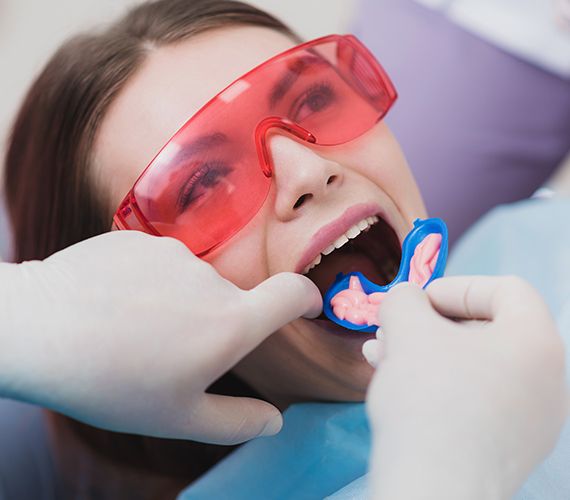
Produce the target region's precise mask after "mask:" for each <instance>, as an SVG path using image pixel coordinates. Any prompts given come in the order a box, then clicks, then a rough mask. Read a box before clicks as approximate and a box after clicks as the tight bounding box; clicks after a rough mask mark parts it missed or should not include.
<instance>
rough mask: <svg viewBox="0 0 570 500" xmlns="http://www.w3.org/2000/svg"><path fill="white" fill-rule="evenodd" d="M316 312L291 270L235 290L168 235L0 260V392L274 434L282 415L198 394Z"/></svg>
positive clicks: (111, 416)
mask: <svg viewBox="0 0 570 500" xmlns="http://www.w3.org/2000/svg"><path fill="white" fill-rule="evenodd" d="M320 308H321V297H320V294H319V291H318V289H317V287H316V286H315V285H314V284H313V283H312V282H311V281H310V280H309V279H307V278H305V277H303V276H301V275H298V274H293V273H283V274H279V275H276V276H273V277H272V278H270V279H269V280H267V281H265V282H264V283H262V284H260V285H259V286H258V287H256V288H255V289H253V290H251V291H244V290H241V289H239V288H238V287H236V286H235V285H233V284H232V283H230V282H229V281H227V280H225V279H222V278H221V277H220V276H219V274H218V273H217V272H216V271H215V270H214V268H213V267H211V266H210V265H209V264H206V263H205V262H203V261H201V260H199V259H198V258H197V257H195V256H194V255H192V254H191V253H190V252H189V251H188V250H187V249H186V247H185V246H184V245H182V243H180V242H178V241H176V240H174V239H170V238H156V237H151V236H147V235H145V234H142V233H139V232H134V231H133V232H131V231H118V232H113V233H109V234H105V235H102V236H99V237H96V238H92V239H90V240H87V241H84V242H82V243H79V244H77V245H74V246H72V247H70V248H68V249H66V250H63V251H61V252H59V253H57V254H55V255H53V256H51V257H49V258H48V259H46V260H45V261H41V262H40V261H34V262H27V263H24V264H20V265H15V264H1V265H0V395H5V396H6V397H13V398H16V399H21V400H25V401H29V402H33V403H36V404H39V405H42V406H45V407H48V408H52V409H54V410H57V411H58V412H61V413H65V414H67V415H70V416H72V417H73V418H76V419H78V420H81V421H83V422H86V423H89V424H92V425H95V426H97V427H102V428H105V429H111V430H115V431H123V432H130V433H136V434H147V435H152V436H157V437H169V438H181V439H192V440H197V441H204V442H211V443H224V444H233V443H239V442H242V441H245V440H247V439H251V438H253V437H256V436H258V435H270V434H275V433H277V432H278V431H279V430H280V428H281V425H282V418H281V414H280V412H279V411H278V410H277V408H275V407H274V406H272V405H271V404H269V403H266V402H263V401H260V400H256V399H251V398H234V397H227V396H218V395H211V394H206V393H205V390H206V388H207V387H208V386H209V385H210V384H211V383H212V382H214V381H215V380H216V379H217V378H219V377H220V376H221V375H222V374H223V373H225V372H226V371H228V370H229V369H230V368H232V367H233V366H234V365H235V364H236V363H237V362H238V361H239V360H240V359H241V358H242V357H244V356H245V355H246V354H248V353H249V352H250V351H251V350H253V349H254V348H255V347H256V346H257V345H258V344H260V343H261V342H262V341H263V340H264V339H265V338H266V337H268V336H269V335H270V334H271V333H272V332H274V331H276V330H277V329H279V328H280V327H281V326H283V325H284V324H286V323H288V322H289V321H291V320H293V319H295V318H298V317H300V316H302V315H306V316H309V317H313V316H316V315H318V314H319V312H320Z"/></svg>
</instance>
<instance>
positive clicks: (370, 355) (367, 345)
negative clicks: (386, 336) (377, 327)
mask: <svg viewBox="0 0 570 500" xmlns="http://www.w3.org/2000/svg"><path fill="white" fill-rule="evenodd" d="M379 348H380V346H379V341H378V340H375V339H371V340H367V341H366V342H364V344H362V355H363V356H364V359H366V361H368V364H370V365H371V366H372V367H373V368H376V367H377V366H378V362H379V361H380V350H379Z"/></svg>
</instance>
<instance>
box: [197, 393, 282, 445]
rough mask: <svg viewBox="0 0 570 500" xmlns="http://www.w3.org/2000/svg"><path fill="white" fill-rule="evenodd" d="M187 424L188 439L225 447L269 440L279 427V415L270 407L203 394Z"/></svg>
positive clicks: (238, 399) (264, 404) (233, 398)
mask: <svg viewBox="0 0 570 500" xmlns="http://www.w3.org/2000/svg"><path fill="white" fill-rule="evenodd" d="M190 420H191V421H190V425H191V426H192V429H191V432H190V433H189V435H188V436H187V437H188V439H193V440H195V441H200V442H204V443H212V444H226V445H231V444H239V443H243V442H244V441H248V440H250V439H253V438H255V437H258V436H272V435H274V434H277V433H278V432H279V431H280V430H281V427H282V425H283V418H282V417H281V413H280V412H279V410H278V409H277V408H275V406H273V405H271V404H270V403H266V402H265V401H261V400H260V399H253V398H238V397H233V396H221V395H218V394H204V396H203V397H202V398H201V400H200V402H198V403H197V405H196V406H194V407H193V409H192V418H191V419H190Z"/></svg>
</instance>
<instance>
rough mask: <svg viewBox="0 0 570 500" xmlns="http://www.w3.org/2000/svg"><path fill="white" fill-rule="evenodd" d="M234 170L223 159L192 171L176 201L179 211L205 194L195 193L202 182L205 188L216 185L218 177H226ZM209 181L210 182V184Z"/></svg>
mask: <svg viewBox="0 0 570 500" xmlns="http://www.w3.org/2000/svg"><path fill="white" fill-rule="evenodd" d="M233 171H234V169H233V168H231V167H229V166H228V165H226V164H225V163H223V162H222V161H211V162H208V163H204V164H202V165H201V166H200V167H199V168H198V169H197V170H195V171H194V172H193V173H192V175H191V176H190V178H189V179H188V180H187V181H186V182H185V183H184V186H183V188H182V189H181V190H180V194H179V196H178V200H177V202H176V205H177V207H178V209H179V211H180V212H183V211H184V210H186V209H187V208H188V207H189V206H190V205H191V204H192V203H194V202H195V201H196V200H198V199H199V198H201V197H202V196H203V195H204V193H202V194H198V195H196V194H195V191H196V189H197V188H199V187H200V184H202V187H204V188H210V187H212V186H216V185H217V183H218V179H220V178H222V177H226V176H227V175H229V174H230V173H232V172H233ZM207 183H209V185H208V184H207Z"/></svg>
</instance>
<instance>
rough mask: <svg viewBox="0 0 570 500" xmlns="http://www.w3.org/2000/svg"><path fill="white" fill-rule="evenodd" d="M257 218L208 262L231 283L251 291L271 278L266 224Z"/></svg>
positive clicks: (261, 218) (208, 258) (209, 256)
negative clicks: (268, 265)
mask: <svg viewBox="0 0 570 500" xmlns="http://www.w3.org/2000/svg"><path fill="white" fill-rule="evenodd" d="M263 219H264V218H263V217H262V216H259V217H256V218H255V219H254V220H253V221H251V222H250V223H249V224H248V225H247V226H246V227H245V228H243V229H242V230H241V231H240V232H239V233H238V234H236V235H234V237H233V238H231V239H230V240H229V241H228V242H226V243H225V244H224V245H222V246H221V247H220V248H219V249H217V250H215V251H214V252H212V253H210V254H209V255H208V256H207V257H206V258H205V260H206V261H207V262H208V263H210V264H211V265H212V266H214V268H215V269H216V271H218V273H219V274H220V275H221V276H222V277H223V278H225V279H227V280H228V281H231V282H232V283H234V284H235V285H237V286H238V287H239V288H242V289H244V290H249V289H251V288H254V287H255V286H257V285H258V284H259V283H261V282H262V281H264V280H265V279H267V278H268V277H269V273H268V267H267V245H266V238H265V229H264V228H265V223H264V220H263Z"/></svg>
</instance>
